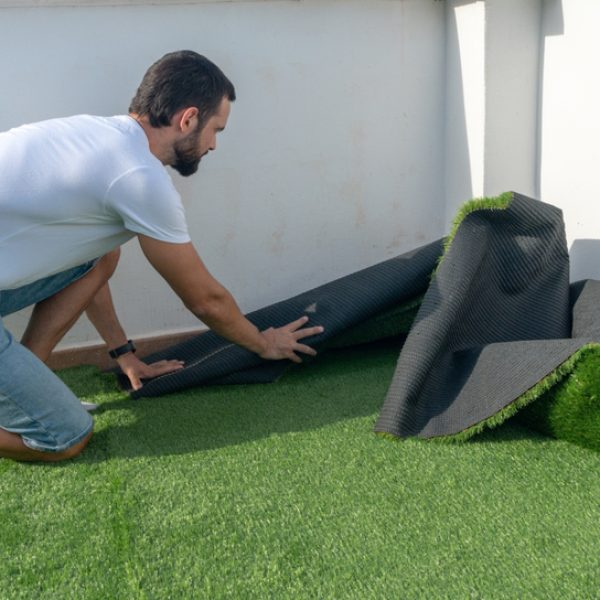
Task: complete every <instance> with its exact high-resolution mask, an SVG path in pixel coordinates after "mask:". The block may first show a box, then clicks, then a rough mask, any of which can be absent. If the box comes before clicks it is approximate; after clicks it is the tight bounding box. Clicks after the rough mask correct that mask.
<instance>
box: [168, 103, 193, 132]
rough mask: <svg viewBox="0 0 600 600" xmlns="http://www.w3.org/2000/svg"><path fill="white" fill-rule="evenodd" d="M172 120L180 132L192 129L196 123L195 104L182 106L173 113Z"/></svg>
mask: <svg viewBox="0 0 600 600" xmlns="http://www.w3.org/2000/svg"><path fill="white" fill-rule="evenodd" d="M174 120H175V125H176V126H177V127H178V129H179V130H180V131H181V133H189V132H190V131H194V130H195V129H196V127H197V125H198V109H197V108H196V107H195V106H190V107H188V108H183V109H181V111H179V112H178V113H176V114H175V118H174Z"/></svg>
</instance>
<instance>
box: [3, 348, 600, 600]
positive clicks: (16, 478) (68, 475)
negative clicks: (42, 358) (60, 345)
mask: <svg viewBox="0 0 600 600" xmlns="http://www.w3.org/2000/svg"><path fill="white" fill-rule="evenodd" d="M398 345H399V342H397V341H390V342H386V343H379V344H374V345H369V346H362V347H356V348H350V349H344V350H336V351H330V352H327V353H325V354H323V356H321V357H320V360H319V361H316V362H315V363H313V364H311V366H310V368H307V369H302V368H300V369H298V370H296V371H293V372H290V373H289V374H288V375H287V376H286V377H285V378H283V379H282V380H280V381H279V382H278V383H275V384H270V385H255V386H228V387H214V388H199V389H196V390H190V391H187V392H182V393H178V394H174V395H171V396H166V397H162V398H157V399H147V400H139V401H134V400H130V399H129V398H127V397H126V396H125V395H123V394H122V393H121V392H119V391H117V389H116V387H115V384H114V381H113V379H112V377H110V376H107V375H102V374H99V373H98V372H97V371H95V370H94V369H89V368H80V369H75V370H70V371H68V372H65V373H64V374H63V376H64V378H65V380H67V382H68V383H69V385H71V386H72V387H73V389H75V390H76V392H77V393H79V395H80V396H81V397H82V398H84V399H87V400H90V401H94V402H99V403H100V404H101V408H100V410H99V411H98V413H97V416H96V431H97V433H96V435H95V437H94V438H93V439H92V441H91V443H90V446H89V447H88V449H87V450H86V451H85V453H84V454H83V455H82V456H81V457H79V458H78V459H75V460H74V461H71V462H70V463H63V464H58V465H26V464H17V463H11V462H9V461H0V490H1V494H2V502H0V527H1V531H2V535H1V536H0V556H1V557H2V560H1V561H0V597H1V598H2V599H3V600H4V599H6V600H11V599H13V598H33V597H39V598H44V599H46V598H50V599H52V598H57V599H59V598H60V599H63V598H77V599H78V600H79V599H87V598H98V599H103V600H104V599H112V598H123V599H127V600H130V599H136V598H157V599H158V598H160V599H165V598H183V599H189V598H194V599H196V598H210V599H213V598H215V599H217V598H236V599H237V598H253V599H254V598H294V599H297V598H357V599H363V598H377V599H381V598H470V597H474V598H480V597H481V598H561V599H562V598H593V597H597V590H598V589H600V547H599V542H598V540H599V539H600V537H599V533H600V518H599V517H600V503H599V502H598V497H600V479H599V478H598V476H597V473H598V467H599V466H600V455H598V454H597V453H595V452H592V451H590V450H586V449H583V448H580V447H577V446H575V445H572V444H568V443H565V442H562V441H556V440H552V439H550V438H546V437H543V436H541V435H540V434H538V433H535V432H530V431H528V430H527V429H525V428H523V427H522V426H520V425H516V424H514V423H513V421H512V420H511V421H509V422H508V423H506V424H505V425H503V426H502V427H499V428H498V429H496V430H494V431H488V432H484V433H483V434H482V435H479V436H477V437H476V438H474V439H473V441H471V442H468V443H465V444H461V445H443V444H430V443H428V442H424V441H419V440H407V441H404V442H401V443H395V444H390V443H388V442H386V441H385V440H382V439H381V438H380V437H378V436H376V435H374V434H373V433H372V428H373V424H374V421H375V419H376V416H377V413H378V410H379V408H380V404H381V402H382V398H383V396H384V395H385V392H386V389H387V386H388V384H389V380H390V378H391V376H392V373H393V370H394V365H395V361H396V358H397V353H398Z"/></svg>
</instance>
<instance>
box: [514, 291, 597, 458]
mask: <svg viewBox="0 0 600 600" xmlns="http://www.w3.org/2000/svg"><path fill="white" fill-rule="evenodd" d="M571 307H572V316H573V324H572V331H571V336H572V337H574V338H591V339H594V340H598V339H600V318H599V313H600V309H599V307H600V282H599V281H594V280H585V281H578V282H576V283H574V284H572V285H571ZM552 375H553V377H549V378H548V380H547V381H546V382H545V383H546V385H543V384H540V386H539V389H538V390H537V391H538V392H539V393H538V395H539V399H538V400H536V401H535V402H533V403H532V404H530V405H528V406H527V407H526V408H525V409H523V410H522V411H520V412H519V413H518V415H517V416H518V419H519V421H521V422H522V423H524V424H525V425H527V426H529V427H532V428H533V429H537V430H538V431H541V432H542V433H545V434H547V435H550V436H552V437H555V438H558V439H562V440H567V441H569V442H573V443H575V444H578V445H580V446H584V447H587V448H592V449H594V450H600V345H599V344H596V343H593V344H586V345H585V346H582V347H581V348H580V349H579V350H578V351H577V352H576V353H575V354H573V355H572V356H571V358H570V359H569V360H568V361H567V362H566V363H563V365H561V368H560V369H557V371H555V372H554V373H553V374H552Z"/></svg>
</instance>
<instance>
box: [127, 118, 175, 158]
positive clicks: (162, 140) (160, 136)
mask: <svg viewBox="0 0 600 600" xmlns="http://www.w3.org/2000/svg"><path fill="white" fill-rule="evenodd" d="M129 116H130V117H131V118H132V119H133V120H134V121H136V123H137V124H138V125H139V126H140V127H141V128H142V129H143V131H144V133H145V134H146V137H147V138H148V145H149V146H150V152H152V154H154V156H156V158H158V160H160V162H161V163H162V164H163V165H169V164H171V162H172V161H173V133H172V131H171V128H170V127H152V125H150V123H149V121H148V118H147V117H142V116H140V115H138V114H136V113H129Z"/></svg>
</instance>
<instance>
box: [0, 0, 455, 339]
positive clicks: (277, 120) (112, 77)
mask: <svg viewBox="0 0 600 600" xmlns="http://www.w3.org/2000/svg"><path fill="white" fill-rule="evenodd" d="M444 19H445V7H444V3H443V2H436V1H434V0H369V1H368V2H366V1H360V0H356V1H353V0H306V1H300V2H298V1H296V2H293V1H272V2H270V1H262V2H227V3H225V2H222V3H201V4H197V5H186V6H174V5H169V6H157V5H152V6H105V7H89V6H86V7H83V6H82V7H79V8H73V7H71V8H66V7H53V8H39V7H37V8H4V9H2V8H0V44H1V47H2V49H3V52H0V77H1V78H2V82H3V85H2V90H3V93H2V110H1V111H0V129H1V130H4V129H7V128H9V127H12V126H15V125H18V124H21V123H24V122H28V121H35V120H40V119H44V118H49V117H55V116H61V115H70V114H76V113H81V112H86V113H92V114H117V113H123V112H125V111H126V109H127V106H128V103H129V100H130V98H131V96H132V95H133V93H134V91H135V88H136V87H137V85H138V83H139V81H140V79H141V76H142V74H143V72H144V70H145V69H146V68H147V67H148V66H149V64H151V63H152V62H153V61H154V60H156V59H157V58H158V57H160V56H161V55H162V54H163V53H165V52H167V51H171V50H174V49H180V48H191V49H194V50H196V51H199V52H201V53H203V54H205V55H207V56H208V57H209V58H211V59H213V60H214V61H215V62H216V63H217V64H218V65H220V66H221V67H222V68H223V70H224V71H225V73H226V74H227V75H228V76H229V77H230V78H231V79H232V81H233V82H234V83H235V85H236V88H237V93H238V101H237V102H236V103H235V105H234V108H233V112H232V115H231V118H230V124H229V126H228V128H227V131H226V132H224V133H223V134H222V135H221V137H220V139H219V148H218V151H217V152H216V153H214V154H213V155H211V156H210V157H209V158H208V159H206V161H205V162H203V164H202V165H201V170H200V173H199V174H198V175H196V176H195V177H192V178H190V179H189V180H184V179H182V178H180V177H179V176H177V175H176V174H174V175H173V176H174V179H176V180H177V182H176V184H177V186H178V187H179V189H180V190H181V192H182V194H183V196H184V198H185V203H186V207H187V211H188V218H189V223H190V229H191V234H192V237H193V239H194V241H195V243H196V245H197V247H198V249H199V251H200V253H201V255H202V256H203V258H204V260H205V262H206V263H207V265H208V266H209V268H210V269H211V270H212V272H213V273H214V274H215V275H216V276H217V278H219V279H220V280H221V281H222V282H223V283H224V284H225V285H226V286H227V287H228V288H229V289H230V290H231V291H232V292H233V293H234V295H235V296H236V298H237V299H238V301H239V303H240V305H241V307H242V309H243V310H244V311H249V310H252V309H255V308H258V307H260V306H264V305H266V304H269V303H272V302H274V301H277V300H281V299H283V298H286V297H289V296H292V295H294V294H296V293H299V292H301V291H303V290H305V289H309V288H311V287H314V286H316V285H319V284H321V283H324V282H326V281H329V280H331V279H334V278H336V277H339V276H342V275H344V274H347V273H349V272H352V271H354V270H357V269H359V268H362V267H365V266H368V265H370V264H374V263H376V262H378V261H381V260H383V259H386V258H388V257H391V256H394V255H396V254H399V253H401V252H403V251H406V250H409V249H411V248H414V247H415V246H417V245H420V244H423V243H425V242H427V241H429V240H432V239H435V238H437V237H440V236H441V235H442V234H443V233H444V230H445V226H444V207H443V206H444V192H443V188H444V180H443V179H444V177H443V176H444V142H443V139H444V138H443V131H444V124H443V122H444V96H445V94H444V89H445V78H444V61H445V59H444V52H445V23H444ZM113 282H114V283H113V290H114V296H115V301H116V305H117V309H118V312H119V314H120V316H121V319H122V321H123V323H124V325H125V327H126V330H127V332H128V335H129V336H131V337H134V338H135V337H140V336H150V335H157V334H163V333H169V332H174V331H180V330H188V329H193V328H197V327H198V326H199V325H200V324H199V323H198V322H197V321H196V320H195V319H194V318H193V317H192V316H191V315H189V314H188V313H187V312H186V311H185V310H184V309H183V307H182V306H181V304H180V302H179V300H178V299H176V298H175V297H174V296H173V294H172V293H171V291H170V290H169V289H167V287H166V285H165V284H164V283H163V282H162V281H161V280H160V279H159V278H158V276H156V275H155V274H154V273H153V272H152V271H151V269H150V267H149V266H148V265H147V264H146V263H145V261H144V259H143V258H142V257H141V255H140V252H139V250H138V249H137V246H136V244H135V243H133V244H132V243H130V244H128V245H127V246H126V248H125V252H124V254H123V258H122V261H121V264H120V266H119V269H118V271H117V274H116V275H115V277H114V280H113ZM26 319H27V312H23V313H21V314H17V315H13V316H11V317H8V318H7V319H6V320H5V322H6V324H7V326H9V327H10V328H11V329H12V330H13V332H14V333H16V334H19V333H20V331H21V330H22V329H23V327H24V325H25V322H26ZM96 341H97V336H96V334H95V332H94V331H93V330H92V328H91V327H90V326H89V325H88V324H86V323H85V322H83V321H82V322H80V323H79V324H77V326H76V327H75V328H74V329H73V330H72V332H71V333H70V334H69V335H68V336H67V337H66V338H65V340H64V341H63V343H62V347H67V346H70V345H82V344H86V343H94V342H96Z"/></svg>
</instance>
